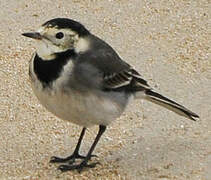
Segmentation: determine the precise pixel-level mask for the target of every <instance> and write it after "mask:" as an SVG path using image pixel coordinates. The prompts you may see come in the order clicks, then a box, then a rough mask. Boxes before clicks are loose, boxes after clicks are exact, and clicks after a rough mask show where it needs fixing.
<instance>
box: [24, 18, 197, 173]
mask: <svg viewBox="0 0 211 180" xmlns="http://www.w3.org/2000/svg"><path fill="white" fill-rule="evenodd" d="M23 35H24V36H26V37H30V38H33V39H36V40H37V51H36V52H35V53H34V55H33V57H32V59H31V61H30V65H29V75H30V79H31V84H32V89H33V91H34V93H35V95H36V96H37V98H38V99H39V101H40V102H41V104H42V105H43V106H44V107H46V109H47V110H49V111H50V112H52V113H53V114H55V115H56V116H58V117H59V118H61V119H63V120H67V121H70V122H72V123H75V124H78V125H80V126H82V127H83V130H82V132H81V135H80V138H79V140H78V143H77V145H76V148H75V150H74V152H73V154H72V155H71V156H69V157H66V158H59V157H55V156H54V157H52V158H51V160H50V162H51V163H57V162H69V163H68V164H64V165H60V166H59V169H60V170H61V171H68V170H74V169H77V170H78V171H79V172H80V171H81V170H82V169H83V168H85V167H86V168H88V167H89V168H92V167H95V165H96V163H88V161H89V160H90V159H91V157H92V156H93V155H92V152H93V150H94V149H95V146H96V145H97V143H98V141H99V139H100V137H101V135H102V134H103V133H104V131H105V130H106V127H107V126H108V125H109V124H110V123H111V122H113V121H114V120H115V119H116V118H118V117H119V116H120V115H121V114H122V112H123V111H124V110H125V107H126V106H127V104H128V102H129V100H130V99H131V98H133V97H134V98H144V99H147V100H150V101H152V102H154V103H157V104H159V105H162V106H164V107H167V108H168V109H170V110H173V111H174V112H176V113H178V114H180V115H183V116H186V117H187V118H189V119H192V120H196V118H199V116H198V115H197V114H195V113H193V112H191V111H190V110H188V109H187V108H185V107H184V106H182V105H180V104H178V103H176V102H174V101H172V100H170V99H168V98H166V97H164V96H162V95H161V94H158V93H156V92H155V91H153V90H152V88H151V87H150V86H149V85H148V83H147V81H145V80H144V79H143V78H142V77H141V75H140V74H139V73H138V72H137V71H136V70H135V69H133V67H131V66H130V65H129V64H127V63H126V62H124V61H123V60H122V59H121V58H120V57H119V56H118V54H117V53H116V52H115V51H114V50H113V48H112V47H111V46H109V45H108V44H107V43H106V42H104V41H103V40H101V39H100V38H98V37H96V36H95V35H93V34H91V33H90V32H89V31H88V30H87V29H86V28H85V27H84V26H83V25H82V24H80V23H79V22H76V21H74V20H71V19H66V18H56V19H52V20H50V21H47V22H46V23H44V24H43V25H42V26H41V28H40V29H39V30H38V31H37V32H30V33H24V34H23ZM92 125H99V131H98V134H97V136H96V138H95V140H94V143H93V144H92V146H91V148H90V150H89V151H88V154H87V155H86V156H81V155H80V154H79V148H80V145H81V141H82V139H83V136H84V134H85V130H86V128H87V127H90V126H92ZM77 158H79V159H83V160H82V161H81V163H79V164H75V163H74V162H75V159H77Z"/></svg>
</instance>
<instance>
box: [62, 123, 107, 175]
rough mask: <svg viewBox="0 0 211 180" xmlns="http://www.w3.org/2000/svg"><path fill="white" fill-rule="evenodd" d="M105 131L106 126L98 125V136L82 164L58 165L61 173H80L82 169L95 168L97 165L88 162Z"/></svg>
mask: <svg viewBox="0 0 211 180" xmlns="http://www.w3.org/2000/svg"><path fill="white" fill-rule="evenodd" d="M105 130H106V126H103V125H100V127H99V131H98V134H97V136H96V138H95V140H94V143H93V144H92V146H91V148H90V150H89V152H88V154H87V156H86V157H85V159H83V160H82V162H81V163H80V164H77V165H70V164H69V165H60V166H59V169H60V170H61V171H63V172H64V171H71V170H75V169H76V170H78V172H79V173H80V172H81V171H82V170H83V169H84V168H93V167H95V166H96V164H98V163H91V164H88V161H89V160H90V159H91V157H92V152H93V151H94V149H95V147H96V145H97V143H98V141H99V139H100V137H101V136H102V134H103V133H104V132H105Z"/></svg>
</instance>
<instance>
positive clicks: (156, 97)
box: [145, 90, 199, 121]
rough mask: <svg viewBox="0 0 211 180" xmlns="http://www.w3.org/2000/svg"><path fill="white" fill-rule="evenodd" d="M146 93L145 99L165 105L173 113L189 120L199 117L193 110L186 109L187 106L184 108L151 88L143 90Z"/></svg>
mask: <svg viewBox="0 0 211 180" xmlns="http://www.w3.org/2000/svg"><path fill="white" fill-rule="evenodd" d="M145 93H146V95H147V97H146V98H147V99H148V100H150V101H152V102H154V103H156V104H159V105H161V106H164V107H166V108H167V109H169V110H171V111H174V112H175V113H177V114H179V115H182V116H185V117H188V118H189V119H191V120H194V121H196V118H199V116H198V115H197V114H195V113H194V112H192V111H190V110H188V109H187V108H185V107H184V106H182V105H180V104H178V103H176V102H174V101H172V100H170V99H168V98H166V97H164V96H162V95H161V94H158V93H156V92H154V91H152V90H146V91H145Z"/></svg>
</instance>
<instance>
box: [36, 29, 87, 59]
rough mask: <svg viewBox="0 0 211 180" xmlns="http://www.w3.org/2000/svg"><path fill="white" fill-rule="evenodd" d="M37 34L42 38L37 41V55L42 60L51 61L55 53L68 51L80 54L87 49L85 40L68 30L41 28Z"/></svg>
mask: <svg viewBox="0 0 211 180" xmlns="http://www.w3.org/2000/svg"><path fill="white" fill-rule="evenodd" d="M38 32H39V33H40V34H41V36H42V37H43V38H42V39H41V40H37V54H38V55H39V56H40V57H41V58H42V59H43V60H51V59H53V58H54V57H55V53H60V52H65V51H67V50H68V49H75V51H76V52H77V53H78V52H82V51H85V50H87V49H88V46H89V43H88V40H87V39H85V38H80V37H79V35H78V34H77V33H76V32H74V31H72V30H70V29H57V28H56V27H41V28H40V29H39V30H38Z"/></svg>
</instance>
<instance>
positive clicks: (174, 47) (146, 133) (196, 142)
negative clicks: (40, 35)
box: [0, 0, 211, 180]
mask: <svg viewBox="0 0 211 180" xmlns="http://www.w3.org/2000/svg"><path fill="white" fill-rule="evenodd" d="M0 9H1V10H0V179H11V180H13V179H15V180H16V179H18V180H19V179H21V180H22V179H24V180H28V179H29V180H32V179H35V180H37V179H41V180H48V179H49V180H52V179H65V180H68V179H70V180H71V179H74V180H75V179H84V180H85V179H89V180H94V179H100V180H101V179H102V180H103V179H126V180H136V179H137V180H154V179H156V180H187V179H188V180H189V179H190V180H210V179H211V56H210V46H211V31H210V22H211V21H210V19H211V2H210V0H160V1H158V0H86V1H85V0H62V1H58V0H57V1H53V0H21V1H20V0H0ZM55 17H68V18H72V19H75V20H77V21H80V22H81V23H83V24H84V25H85V26H86V27H87V28H88V29H89V30H90V31H91V32H92V33H94V34H96V35H97V36H99V37H101V38H102V39H104V40H105V41H106V42H108V43H109V44H111V45H112V47H113V48H114V49H115V50H116V51H117V52H118V54H119V55H120V56H121V57H122V59H124V60H125V61H127V62H128V63H130V64H131V65H133V66H134V67H135V68H136V70H137V71H139V72H140V74H141V75H142V76H143V77H144V78H145V79H146V80H147V81H148V82H149V84H150V85H151V86H152V87H153V88H155V89H156V90H157V91H158V92H160V93H162V94H164V95H166V96H168V97H169V98H171V99H174V100H175V101H177V102H179V103H181V104H183V105H184V106H186V107H188V108H189V109H191V110H192V111H194V112H196V113H197V114H199V115H200V120H199V121H197V122H193V121H190V120H188V119H185V118H183V117H181V116H178V115H177V114H175V113H173V112H170V111H168V110H166V109H164V108H162V107H159V106H157V105H155V104H152V103H151V102H147V101H134V102H133V103H132V104H131V105H130V106H129V107H128V109H127V111H126V112H125V113H124V114H123V115H122V116H121V117H120V118H119V119H118V120H117V121H115V122H114V123H113V124H111V126H109V127H108V129H107V131H106V132H105V134H104V135H103V137H102V139H101V140H100V142H99V144H98V146H97V148H96V150H95V154H97V155H98V158H94V159H93V162H94V161H100V162H101V164H100V165H98V166H97V167H96V168H94V169H91V170H87V171H84V172H83V173H81V174H79V173H77V172H76V171H73V172H66V173H61V172H60V171H58V170H57V167H58V165H54V164H49V159H50V157H51V156H53V155H60V156H67V155H70V153H71V152H72V151H73V150H74V147H75V144H76V142H77V138H78V136H79V134H80V131H81V127H78V126H76V125H74V124H71V123H67V122H65V121H63V120H60V119H59V118H57V117H55V116H54V115H52V114H51V113H49V112H48V111H47V110H46V109H44V108H43V107H42V105H40V104H39V102H38V100H37V99H36V97H35V96H34V94H33V93H32V90H31V87H30V83H29V78H28V63H29V60H30V58H31V55H32V53H33V52H34V51H35V43H34V41H33V40H31V39H27V38H25V37H23V36H21V33H24V32H28V31H35V30H36V29H38V28H39V26H40V25H41V24H43V23H44V22H45V21H47V20H49V19H51V18H55ZM97 130H98V127H92V128H90V129H89V130H88V131H87V134H86V137H85V139H84V143H83V145H82V149H81V153H82V154H85V153H87V151H88V149H89V147H90V145H91V143H92V141H93V139H94V137H95V135H96V133H97Z"/></svg>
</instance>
